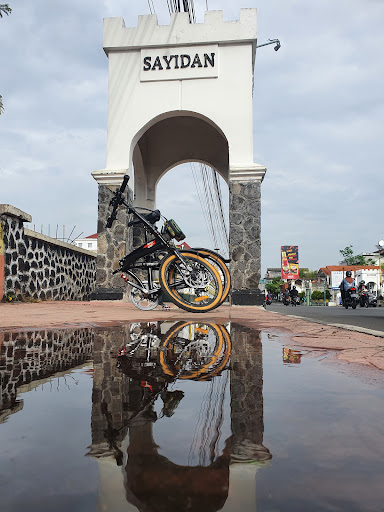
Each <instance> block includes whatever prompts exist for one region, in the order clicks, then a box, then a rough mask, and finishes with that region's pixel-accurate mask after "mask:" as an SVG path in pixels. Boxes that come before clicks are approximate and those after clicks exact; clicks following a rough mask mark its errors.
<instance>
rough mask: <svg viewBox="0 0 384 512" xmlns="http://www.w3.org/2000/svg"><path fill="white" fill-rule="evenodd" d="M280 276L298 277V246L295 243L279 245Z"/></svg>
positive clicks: (287, 277) (283, 277) (285, 277)
mask: <svg viewBox="0 0 384 512" xmlns="http://www.w3.org/2000/svg"><path fill="white" fill-rule="evenodd" d="M281 278H282V279H299V248H298V246H297V245H282V246H281Z"/></svg>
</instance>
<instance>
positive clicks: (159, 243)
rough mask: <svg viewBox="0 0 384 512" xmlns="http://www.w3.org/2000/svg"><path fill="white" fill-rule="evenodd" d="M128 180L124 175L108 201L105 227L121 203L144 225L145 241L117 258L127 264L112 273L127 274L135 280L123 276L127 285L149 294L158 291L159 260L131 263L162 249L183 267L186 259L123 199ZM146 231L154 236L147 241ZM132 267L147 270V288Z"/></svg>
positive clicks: (110, 222) (186, 263) (186, 266)
mask: <svg viewBox="0 0 384 512" xmlns="http://www.w3.org/2000/svg"><path fill="white" fill-rule="evenodd" d="M128 180H129V176H124V179H123V183H122V185H121V187H120V189H118V190H116V191H115V192H114V197H113V198H112V199H111V201H110V206H111V205H112V206H113V210H112V213H111V215H110V217H109V218H108V220H107V226H106V227H111V226H112V223H113V221H114V220H115V219H116V211H117V208H118V207H119V206H120V205H123V206H125V207H126V208H127V210H128V214H129V215H134V217H136V218H137V219H138V221H139V223H140V224H142V225H143V226H144V229H145V230H146V243H145V244H143V245H142V246H140V247H138V248H137V249H134V250H133V251H132V252H130V253H129V254H127V255H126V256H125V257H124V258H122V259H121V260H119V263H120V265H122V262H123V261H124V260H126V261H127V263H128V265H129V267H128V268H124V269H123V268H121V267H120V268H119V269H116V270H114V271H113V272H112V274H117V273H119V272H122V277H123V275H124V274H128V275H129V276H130V277H131V278H133V279H134V280H136V283H135V282H132V281H130V280H128V279H127V278H125V277H123V279H124V280H125V281H126V282H127V283H128V284H129V285H131V286H132V287H134V288H136V289H138V290H140V291H142V292H145V293H147V294H148V295H150V294H152V293H156V292H158V291H159V290H158V288H154V279H153V270H158V269H159V267H160V262H150V261H143V262H139V264H138V265H134V266H133V265H132V266H131V264H134V263H135V262H136V261H137V260H138V259H140V258H144V257H146V256H150V255H152V254H154V253H155V252H158V251H164V252H167V253H168V254H175V255H176V256H177V258H178V259H179V260H180V261H181V262H182V263H183V265H184V267H185V268H187V269H188V267H189V265H188V261H187V260H186V259H185V258H184V257H183V256H182V254H181V252H180V251H179V250H178V249H177V248H176V247H175V246H173V245H172V244H170V243H169V242H168V240H166V239H165V238H164V237H163V236H162V234H161V233H160V232H159V231H158V229H157V228H156V226H154V225H153V224H151V223H150V222H148V221H147V219H146V218H145V217H144V216H143V215H141V214H140V213H139V212H138V211H137V210H136V208H135V207H134V206H133V205H132V204H130V203H128V202H127V201H126V200H125V199H124V197H123V192H124V190H125V188H126V186H127V183H128ZM148 211H152V210H148ZM128 225H129V224H128ZM148 232H150V233H151V234H152V235H153V236H154V239H152V240H149V241H148V235H147V233H148ZM189 252H194V253H196V254H197V251H194V250H189ZM130 260H131V261H130ZM134 269H141V270H144V269H145V270H147V272H148V288H149V289H148V288H146V287H145V286H144V284H143V282H142V281H141V279H140V278H139V277H138V276H137V275H136V274H135V273H134V272H133V270H134ZM180 273H181V274H182V275H184V274H185V271H184V270H183V269H182V268H181V267H180ZM138 283H139V284H138Z"/></svg>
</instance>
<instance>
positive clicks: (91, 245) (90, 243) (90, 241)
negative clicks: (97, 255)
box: [73, 233, 97, 252]
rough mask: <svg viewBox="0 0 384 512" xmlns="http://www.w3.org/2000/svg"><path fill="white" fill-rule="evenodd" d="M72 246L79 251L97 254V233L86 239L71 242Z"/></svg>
mask: <svg viewBox="0 0 384 512" xmlns="http://www.w3.org/2000/svg"><path fill="white" fill-rule="evenodd" d="M73 244H74V245H76V246H77V247H80V248H81V249H87V250H88V251H95V252H97V233H95V234H94V235H90V236H87V237H86V238H77V239H76V240H74V241H73Z"/></svg>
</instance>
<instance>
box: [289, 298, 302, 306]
mask: <svg viewBox="0 0 384 512" xmlns="http://www.w3.org/2000/svg"><path fill="white" fill-rule="evenodd" d="M299 300H300V299H299V297H292V298H291V304H292V306H297V305H298V304H300V302H299Z"/></svg>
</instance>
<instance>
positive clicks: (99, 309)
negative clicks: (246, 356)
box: [0, 301, 384, 370]
mask: <svg viewBox="0 0 384 512" xmlns="http://www.w3.org/2000/svg"><path fill="white" fill-rule="evenodd" d="M156 320H163V321H164V320H169V321H178V320H196V321H197V322H201V321H206V322H213V323H227V322H237V323H241V324H243V325H247V326H249V327H252V328H254V329H258V330H263V331H266V332H268V333H269V334H270V335H271V336H274V337H275V338H276V339H277V340H279V341H281V343H282V344H284V346H289V347H290V348H295V347H306V348H307V349H308V350H313V351H319V350H325V351H334V352H335V353H336V355H337V358H338V360H339V361H344V362H347V363H358V364H359V365H364V366H365V368H372V369H378V370H384V338H380V337H377V336H373V335H369V334H366V333H362V332H357V331H351V330H348V329H343V328H338V327H334V326H330V325H324V324H317V323H314V322H309V321H306V320H303V319H298V318H290V317H287V316H284V315H280V314H278V313H274V312H271V311H268V310H265V309H263V308H262V307H256V306H232V307H230V306H229V305H225V304H224V305H222V306H220V307H219V308H217V309H215V310H213V311H211V312H209V313H202V314H193V313H188V312H186V311H183V310H181V309H179V308H177V307H176V306H172V307H171V309H170V310H161V309H156V310H154V311H140V310H138V309H136V308H135V307H134V306H133V305H132V304H128V303H124V302H120V301H91V302H76V301H71V302H69V301H68V302H59V301H42V302H36V303H1V304H0V330H1V331H9V330H15V329H16V328H17V329H20V328H21V329H23V328H25V329H27V328H47V327H50V328H53V327H57V328H62V327H69V326H82V327H87V326H102V325H104V326H105V325H116V324H119V323H126V322H146V321H156Z"/></svg>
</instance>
